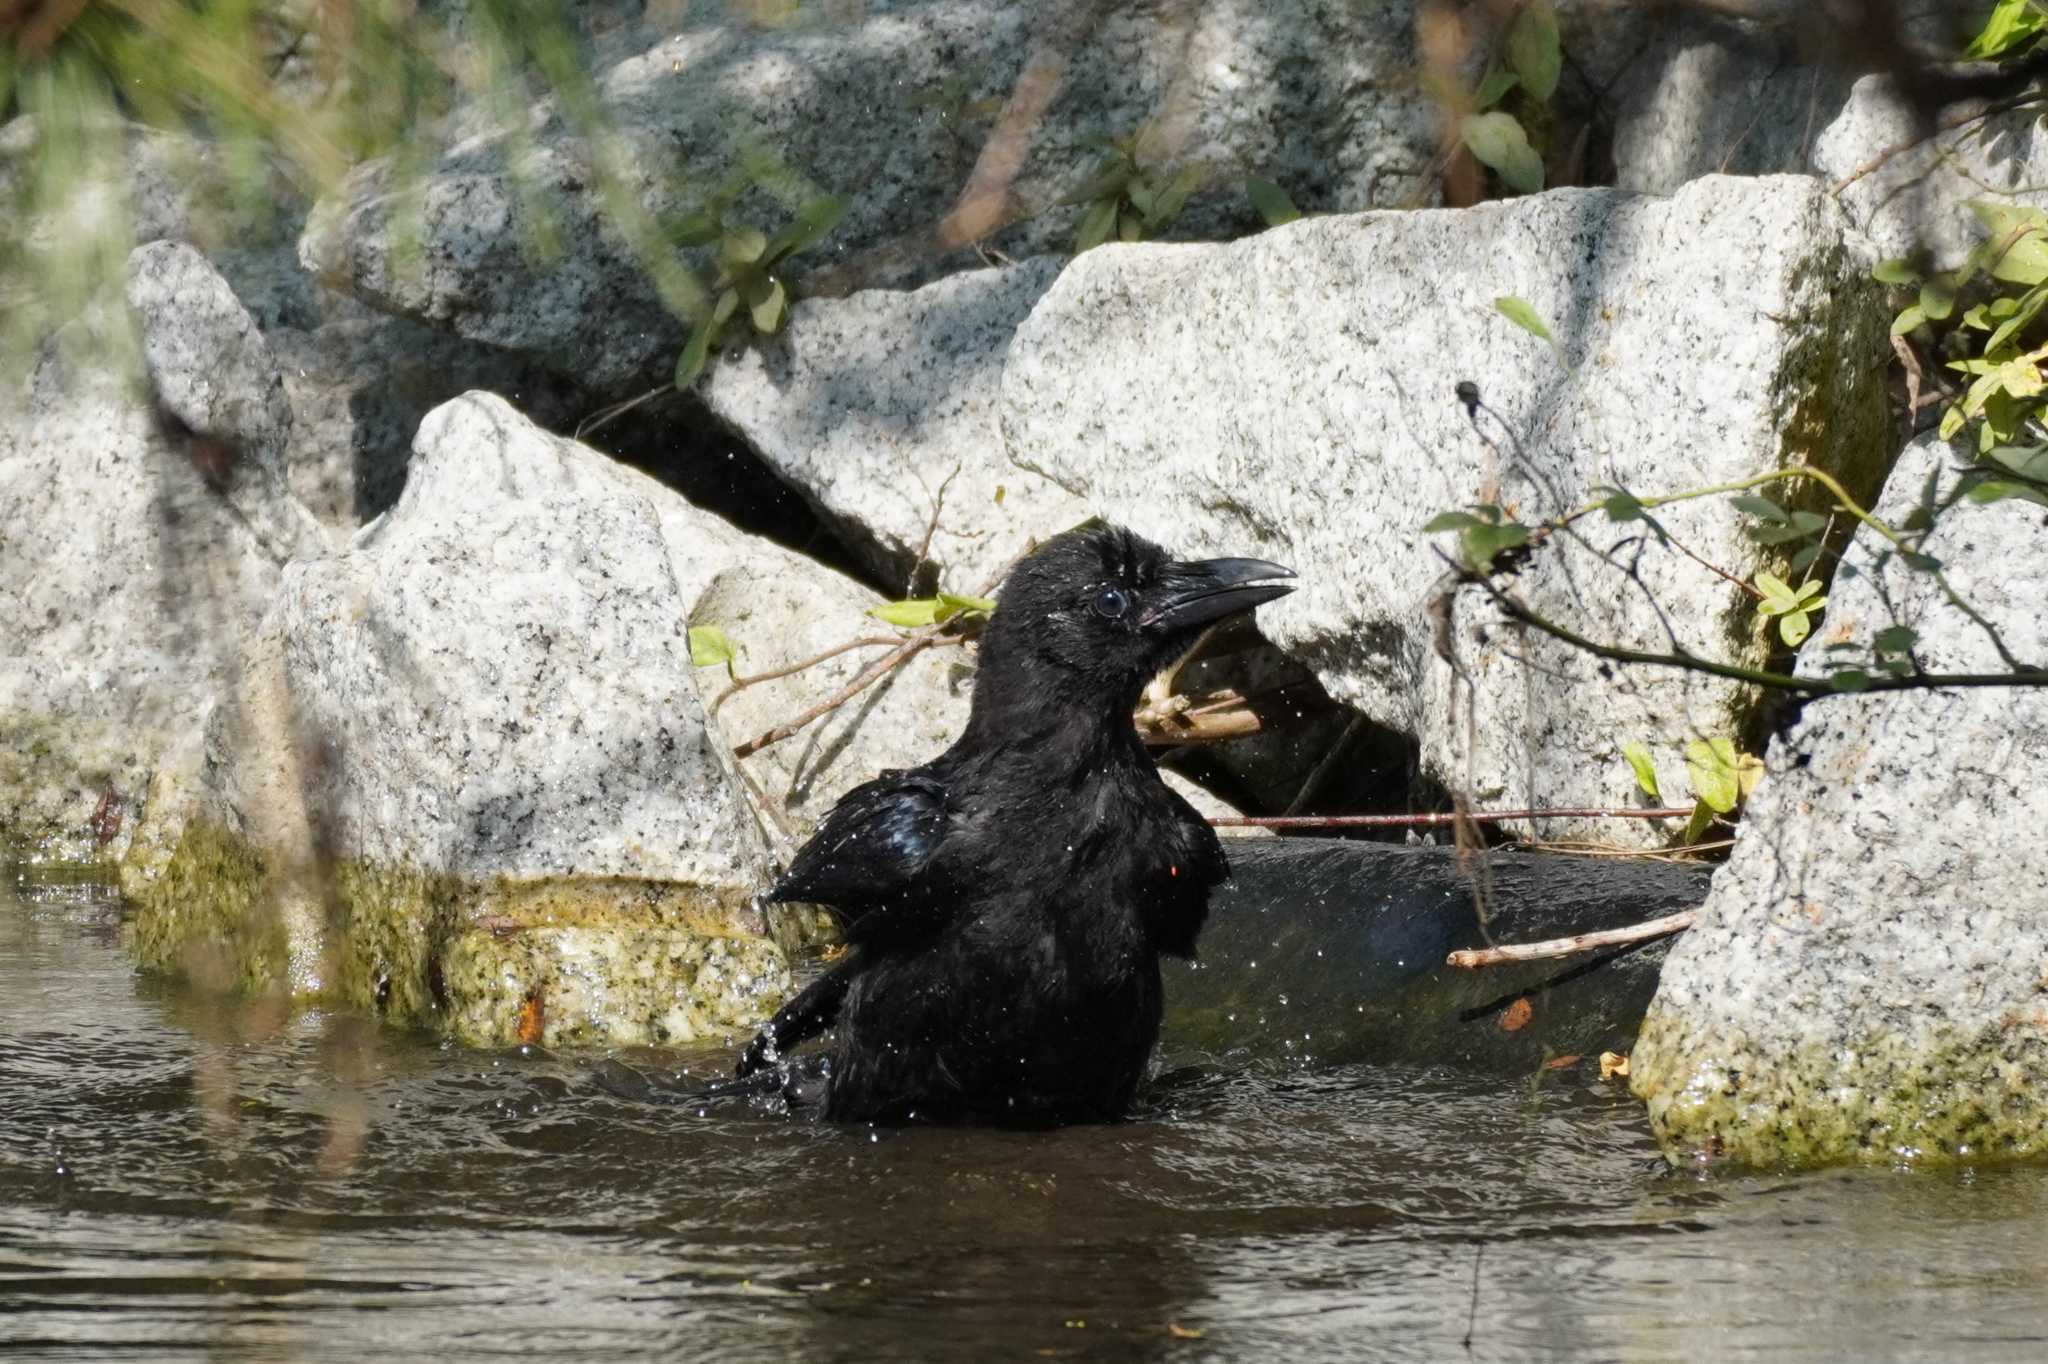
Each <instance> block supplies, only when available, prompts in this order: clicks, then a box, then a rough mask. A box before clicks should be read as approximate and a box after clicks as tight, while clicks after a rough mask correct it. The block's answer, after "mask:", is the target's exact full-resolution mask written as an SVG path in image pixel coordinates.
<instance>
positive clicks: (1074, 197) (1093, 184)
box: [1060, 156, 1138, 205]
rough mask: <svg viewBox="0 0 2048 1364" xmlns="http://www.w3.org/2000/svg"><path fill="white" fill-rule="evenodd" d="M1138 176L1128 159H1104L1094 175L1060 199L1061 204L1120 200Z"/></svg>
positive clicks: (1119, 157)
mask: <svg viewBox="0 0 2048 1364" xmlns="http://www.w3.org/2000/svg"><path fill="white" fill-rule="evenodd" d="M1137 174H1138V168H1137V166H1136V165H1135V164H1133V163H1132V161H1131V160H1130V158H1128V157H1121V156H1113V157H1105V158H1104V159H1103V160H1102V162H1101V164H1099V165H1098V166H1096V168H1095V173H1094V174H1093V175H1091V176H1089V177H1088V178H1087V179H1086V180H1083V181H1082V182H1081V184H1080V186H1079V187H1078V188H1076V189H1074V190H1072V191H1070V192H1069V193H1067V194H1064V195H1062V196H1061V197H1060V202H1061V203H1062V204H1069V205H1071V204H1092V203H1094V202H1095V201H1096V200H1098V199H1121V198H1122V197H1123V193H1124V190H1125V188H1127V187H1128V186H1129V185H1130V183H1131V181H1132V179H1133V178H1135V177H1136V175H1137Z"/></svg>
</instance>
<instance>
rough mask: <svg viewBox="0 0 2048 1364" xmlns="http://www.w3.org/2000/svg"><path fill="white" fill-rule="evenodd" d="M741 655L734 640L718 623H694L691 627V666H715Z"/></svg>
mask: <svg viewBox="0 0 2048 1364" xmlns="http://www.w3.org/2000/svg"><path fill="white" fill-rule="evenodd" d="M737 657H739V654H738V651H737V650H735V649H734V648H733V644H732V641H731V640H730V639H727V638H726V636H725V631H723V630H721V629H719V628H718V627H717V626H716V625H692V626H691V627H690V666H691V667H693V668H715V667H717V666H718V665H719V664H721V663H731V662H732V661H733V660H734V659H736V658H737Z"/></svg>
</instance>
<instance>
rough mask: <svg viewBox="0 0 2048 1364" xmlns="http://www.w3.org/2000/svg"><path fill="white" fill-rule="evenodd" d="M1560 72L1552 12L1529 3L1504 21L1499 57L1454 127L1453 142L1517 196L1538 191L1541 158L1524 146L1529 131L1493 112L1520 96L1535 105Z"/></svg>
mask: <svg viewBox="0 0 2048 1364" xmlns="http://www.w3.org/2000/svg"><path fill="white" fill-rule="evenodd" d="M1563 67H1564V52H1563V48H1562V46H1561V45H1560V43H1559V40H1558V31H1557V11H1556V10H1554V9H1552V8H1551V6H1550V4H1549V3H1548V0H1529V3H1527V4H1525V5H1523V6H1522V7H1521V9H1519V10H1518V11H1516V13H1515V17H1514V18H1513V19H1512V20H1511V21H1509V24H1508V30H1507V33H1506V35H1505V39H1504V41H1503V42H1502V44H1501V48H1500V53H1499V55H1498V57H1497V58H1496V59H1495V60H1494V62H1493V64H1492V65H1491V66H1490V67H1489V68H1488V69H1487V72H1486V75H1485V76H1484V77H1483V78H1482V79H1481V80H1480V82H1479V89H1478V90H1477V91H1476V92H1475V93H1474V94H1472V95H1471V96H1470V98H1469V100H1468V101H1460V102H1461V103H1469V105H1470V107H1471V112H1469V113H1467V114H1466V115H1465V116H1464V117H1463V118H1462V119H1460V120H1459V122H1458V139H1459V141H1461V142H1463V143H1464V144H1465V149H1466V150H1467V151H1469V152H1471V153H1472V155H1473V156H1475V157H1477V158H1478V160H1479V162H1480V164H1481V165H1484V166H1485V167H1486V168H1487V169H1489V170H1491V171H1492V172H1493V173H1494V174H1495V175H1498V176H1499V177H1500V179H1501V183H1502V184H1504V185H1506V186H1507V187H1508V188H1509V189H1511V190H1513V191H1514V192H1515V193H1517V194H1534V193H1536V192H1537V191H1538V190H1540V189H1542V188H1543V156H1542V154H1541V153H1540V152H1538V151H1537V150H1536V148H1535V147H1534V146H1533V145H1532V144H1531V143H1530V141H1529V134H1528V130H1527V129H1526V128H1524V127H1523V126H1522V121H1521V120H1520V119H1518V118H1516V117H1515V116H1514V115H1513V114H1512V113H1509V112H1507V111H1505V110H1503V109H1499V108H1496V107H1495V106H1497V105H1498V104H1499V103H1500V102H1501V101H1502V100H1503V99H1505V98H1507V96H1508V95H1509V94H1510V93H1512V92H1514V91H1517V90H1519V91H1520V92H1521V93H1522V94H1523V95H1524V96H1525V97H1526V98H1528V99H1529V100H1531V101H1533V102H1534V103H1536V104H1538V105H1542V104H1547V103H1548V102H1549V100H1550V97H1551V96H1552V95H1553V94H1555V93H1556V91H1557V79H1558V76H1559V74H1560V73H1561V72H1562V70H1563Z"/></svg>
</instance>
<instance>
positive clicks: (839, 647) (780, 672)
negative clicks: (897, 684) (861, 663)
mask: <svg viewBox="0 0 2048 1364" xmlns="http://www.w3.org/2000/svg"><path fill="white" fill-rule="evenodd" d="M902 642H903V637H902V636H901V635H863V636H861V637H860V638H859V639H849V640H847V641H846V642H845V643H844V644H835V645H833V646H832V647H831V648H829V649H827V650H825V652H823V653H821V654H812V655H811V656H810V657H809V658H806V659H804V660H802V661H801V662H797V663H792V664H790V665H789V666H788V667H786V668H776V669H774V670H772V671H770V672H765V673H749V674H747V676H745V677H741V676H739V675H738V674H734V676H733V679H732V685H731V686H729V687H727V688H726V689H725V690H724V691H722V692H720V693H718V695H716V696H714V697H712V698H711V713H712V714H713V715H716V714H718V708H719V707H720V706H722V705H724V704H725V702H726V698H727V697H729V696H731V695H732V694H733V693H734V692H737V691H745V690H746V689H747V688H748V687H751V686H754V685H755V684H756V683H760V682H773V681H776V680H777V679H778V678H784V677H789V676H792V675H794V674H796V673H800V672H802V671H803V670H804V669H806V668H815V667H817V666H818V665H819V664H820V663H823V662H825V661H826V660H828V659H834V658H837V657H839V655H841V654H843V653H846V652H848V651H849V650H853V649H867V648H885V647H887V646H888V645H891V644H901V643H902Z"/></svg>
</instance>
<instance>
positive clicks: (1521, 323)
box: [1493, 294, 1557, 346]
mask: <svg viewBox="0 0 2048 1364" xmlns="http://www.w3.org/2000/svg"><path fill="white" fill-rule="evenodd" d="M1493 306H1494V309H1495V311H1497V312H1498V313H1499V314H1500V315H1501V316H1502V317H1505V318H1506V319H1507V320H1508V321H1510V322H1512V323H1514V324H1515V325H1516V326H1517V327H1520V328H1521V329H1522V330H1523V331H1525V332H1527V333H1529V335H1531V336H1533V337H1535V338H1536V339H1537V340H1539V341H1547V342H1549V343H1550V344H1551V345H1553V346H1555V345H1556V344H1557V338H1556V337H1554V336H1552V335H1551V334H1550V328H1549V327H1547V326H1545V325H1544V324H1543V318H1542V317H1541V316H1540V315H1539V314H1538V313H1537V311H1536V310H1535V309H1534V308H1532V307H1530V306H1529V304H1528V303H1527V302H1526V301H1525V300H1523V299H1519V298H1516V297H1515V296H1514V295H1513V294H1503V295H1502V296H1501V297H1499V298H1496V299H1495V300H1494V301H1493Z"/></svg>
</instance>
